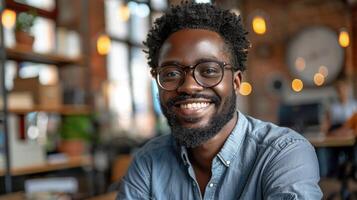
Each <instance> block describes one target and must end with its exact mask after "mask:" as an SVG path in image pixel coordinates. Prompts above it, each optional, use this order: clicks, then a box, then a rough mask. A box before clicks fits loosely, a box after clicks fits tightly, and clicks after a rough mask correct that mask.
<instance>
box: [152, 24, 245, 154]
mask: <svg viewBox="0 0 357 200" xmlns="http://www.w3.org/2000/svg"><path fill="white" fill-rule="evenodd" d="M230 58H231V57H230V53H229V52H228V51H227V47H226V44H225V42H224V40H223V39H222V38H221V36H220V35H219V34H218V33H216V32H213V31H209V30H204V29H183V30H180V31H177V32H175V33H173V34H172V35H171V36H170V37H169V38H168V39H167V40H166V41H165V42H164V44H163V46H162V48H161V50H160V55H159V60H158V61H159V66H158V68H160V67H161V66H163V65H165V64H166V63H171V62H175V63H179V64H181V65H186V66H188V65H195V64H196V63H198V62H199V61H200V60H203V59H209V60H215V61H220V62H225V63H230V60H231V59H230ZM229 67H231V66H229ZM239 85H240V72H236V73H233V72H232V70H228V69H226V70H224V76H223V79H222V81H221V82H220V83H219V84H218V85H216V86H214V87H212V88H205V87H202V86H201V85H199V84H198V83H197V82H196V81H195V79H194V78H193V76H192V70H191V71H187V75H186V77H185V79H184V82H183V84H182V85H181V86H179V87H178V88H177V89H176V90H173V91H166V90H163V89H162V88H160V89H159V96H160V103H161V107H162V110H163V112H164V115H165V116H166V118H167V119H168V122H169V125H170V127H171V131H172V134H173V136H174V137H175V138H176V140H177V141H178V142H179V143H180V144H181V145H184V146H186V147H196V146H198V145H200V144H202V143H203V142H205V141H207V140H208V139H210V138H212V137H214V136H215V135H216V134H217V133H218V132H219V131H220V130H221V129H222V127H223V126H224V125H225V124H226V123H227V122H228V121H229V120H231V119H232V117H233V115H234V113H235V108H236V93H237V92H238V89H239Z"/></svg>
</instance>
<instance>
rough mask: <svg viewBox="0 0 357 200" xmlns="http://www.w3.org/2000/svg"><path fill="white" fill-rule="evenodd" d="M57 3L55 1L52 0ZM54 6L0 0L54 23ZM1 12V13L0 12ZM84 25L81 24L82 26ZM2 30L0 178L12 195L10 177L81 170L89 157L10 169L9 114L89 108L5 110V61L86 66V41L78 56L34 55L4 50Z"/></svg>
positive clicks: (82, 29) (0, 30) (75, 112)
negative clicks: (0, 163) (0, 154)
mask: <svg viewBox="0 0 357 200" xmlns="http://www.w3.org/2000/svg"><path fill="white" fill-rule="evenodd" d="M55 1H57V0H55ZM81 3H82V6H83V12H82V15H81V16H80V17H81V27H80V34H81V38H82V40H87V39H88V38H87V33H86V29H87V28H88V25H86V24H85V23H86V19H83V18H84V17H83V16H86V14H87V10H86V9H88V6H87V5H86V4H87V1H86V0H82V1H81ZM57 4H58V2H56V6H55V9H54V10H52V11H47V10H43V9H39V8H36V7H33V6H29V5H25V4H21V3H18V2H15V1H14V0H0V5H1V7H0V8H1V9H5V8H8V9H11V10H15V11H16V12H26V11H30V10H34V11H35V12H36V14H37V15H38V16H41V17H44V18H46V19H51V20H53V21H54V22H55V24H56V20H57V16H58V9H57ZM0 11H1V10H0ZM83 22H85V23H83ZM3 29H4V27H3V25H2V23H0V36H1V41H2V43H1V45H0V61H1V63H0V64H1V65H0V66H1V72H2V74H1V73H0V75H1V76H2V77H1V79H0V80H1V81H2V88H1V94H2V96H1V98H2V100H3V102H4V103H3V107H1V108H0V114H1V115H0V124H1V125H2V127H3V128H2V129H3V133H4V140H5V144H4V151H5V168H4V169H3V170H0V176H3V177H5V191H6V192H7V193H10V192H12V176H19V175H29V174H34V173H42V172H52V171H56V170H63V169H70V168H76V167H85V166H90V165H92V161H91V158H90V156H80V157H69V158H68V159H67V160H66V161H63V162H56V163H51V162H46V163H45V164H41V165H34V166H26V167H20V168H19V167H17V168H12V167H11V163H10V153H9V149H10V148H9V138H10V137H9V134H10V133H9V130H8V126H7V123H8V120H7V118H8V116H9V115H10V114H12V115H19V116H24V115H26V114H28V113H31V112H46V113H56V114H59V115H61V116H67V115H90V114H91V113H92V112H93V109H92V108H91V106H90V105H60V106H58V107H44V106H42V105H35V106H33V107H31V108H27V109H21V108H11V109H10V108H8V103H7V92H8V91H6V88H5V81H4V79H5V62H6V61H7V60H12V61H15V62H32V63H40V64H50V65H55V66H57V67H58V68H62V67H70V66H82V67H86V66H88V63H89V62H88V57H86V56H83V55H85V54H86V53H87V51H88V50H87V49H86V42H82V46H81V49H82V55H81V56H78V57H74V58H73V57H66V56H63V55H58V54H55V53H38V52H34V51H28V50H27V49H26V48H23V47H22V46H21V45H16V46H15V47H11V48H9V47H5V44H4V42H3V41H4V35H3V34H4V31H3ZM1 94H0V95H1Z"/></svg>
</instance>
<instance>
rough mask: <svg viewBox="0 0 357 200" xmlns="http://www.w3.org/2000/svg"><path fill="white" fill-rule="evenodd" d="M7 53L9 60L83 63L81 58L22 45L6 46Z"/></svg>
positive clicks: (58, 63)
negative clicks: (34, 50)
mask: <svg viewBox="0 0 357 200" xmlns="http://www.w3.org/2000/svg"><path fill="white" fill-rule="evenodd" d="M6 55H7V58H8V59H9V60H15V61H28V62H35V63H44V64H52V65H70V64H73V65H82V59H81V58H68V57H65V56H61V55H57V54H47V53H46V54H45V53H36V52H32V51H30V52H29V51H28V50H26V49H24V48H21V46H17V47H14V48H6Z"/></svg>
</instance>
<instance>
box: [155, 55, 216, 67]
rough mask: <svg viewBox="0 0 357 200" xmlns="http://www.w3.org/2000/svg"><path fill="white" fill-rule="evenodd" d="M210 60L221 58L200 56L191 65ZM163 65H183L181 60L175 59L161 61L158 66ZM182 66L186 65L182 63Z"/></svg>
mask: <svg viewBox="0 0 357 200" xmlns="http://www.w3.org/2000/svg"><path fill="white" fill-rule="evenodd" d="M210 61H221V60H218V59H217V58H215V57H207V58H200V59H197V60H195V62H194V63H192V65H195V64H197V63H201V62H210ZM165 65H184V64H182V63H181V62H179V61H177V60H169V61H165V62H163V63H162V64H161V65H160V66H159V67H162V66H165ZM184 66H186V65H184Z"/></svg>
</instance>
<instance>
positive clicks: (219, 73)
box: [158, 62, 223, 90]
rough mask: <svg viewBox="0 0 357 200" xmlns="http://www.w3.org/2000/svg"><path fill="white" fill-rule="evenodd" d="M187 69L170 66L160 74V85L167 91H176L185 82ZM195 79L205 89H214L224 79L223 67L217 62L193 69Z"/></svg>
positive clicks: (201, 64) (206, 63)
mask: <svg viewBox="0 0 357 200" xmlns="http://www.w3.org/2000/svg"><path fill="white" fill-rule="evenodd" d="M184 69H185V68H183V67H180V66H176V65H169V66H165V67H164V68H163V69H162V70H160V71H159V74H158V83H159V85H160V86H161V87H162V88H163V89H166V90H175V89H177V88H178V87H179V86H180V85H181V84H183V82H184V81H185V77H186V71H185V70H184ZM193 77H194V79H195V80H196V82H197V83H198V84H200V85H201V86H203V87H212V86H214V85H216V84H218V83H219V82H220V81H221V79H222V77H223V69H222V66H221V65H220V64H219V63H217V62H203V63H199V64H197V65H195V67H194V68H193Z"/></svg>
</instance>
